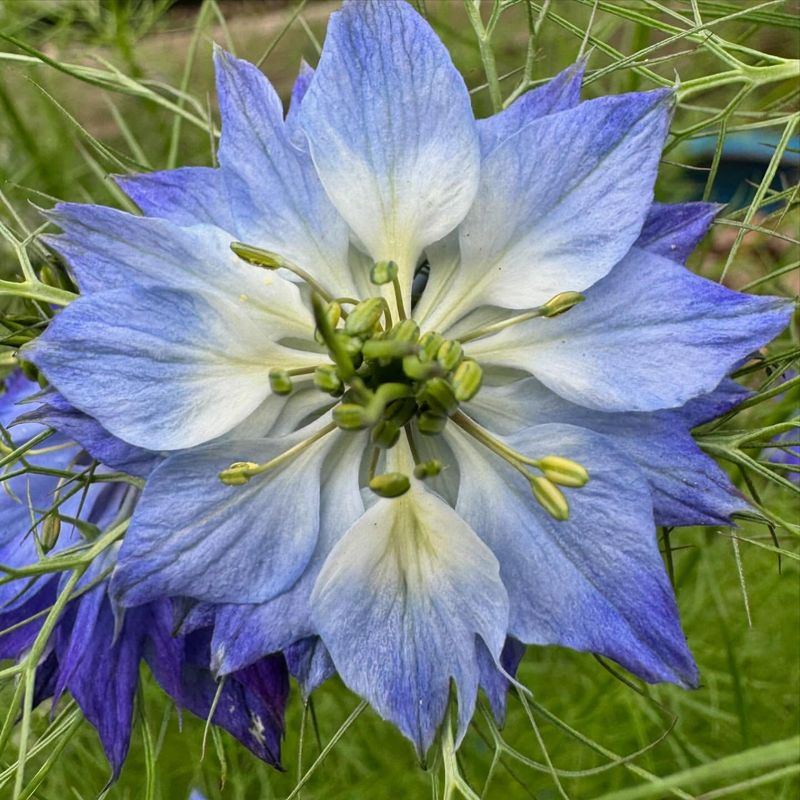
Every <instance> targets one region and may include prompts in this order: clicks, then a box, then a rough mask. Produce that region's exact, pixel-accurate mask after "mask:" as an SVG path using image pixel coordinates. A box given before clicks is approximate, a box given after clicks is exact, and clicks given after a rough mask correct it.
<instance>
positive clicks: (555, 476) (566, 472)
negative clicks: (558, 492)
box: [538, 456, 589, 488]
mask: <svg viewBox="0 0 800 800" xmlns="http://www.w3.org/2000/svg"><path fill="white" fill-rule="evenodd" d="M538 467H539V469H540V470H541V471H542V472H543V473H544V476H545V478H547V479H548V480H550V481H552V482H553V483H558V484H560V485H561V486H572V487H576V488H578V487H581V486H585V485H586V482H587V481H588V480H589V473H588V472H587V471H586V469H585V468H584V467H583V466H582V465H581V464H579V463H578V462H577V461H572V460H570V459H569V458H562V457H561V456H545V457H544V458H542V459H540V460H539V463H538Z"/></svg>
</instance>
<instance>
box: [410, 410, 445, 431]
mask: <svg viewBox="0 0 800 800" xmlns="http://www.w3.org/2000/svg"><path fill="white" fill-rule="evenodd" d="M445 425H447V417H445V416H444V415H442V414H437V413H436V412H435V411H423V412H422V413H421V414H420V415H419V416H418V417H417V427H418V428H419V432H420V433H422V434H424V435H425V436H436V435H437V434H440V433H441V432H442V431H443V430H444V426H445Z"/></svg>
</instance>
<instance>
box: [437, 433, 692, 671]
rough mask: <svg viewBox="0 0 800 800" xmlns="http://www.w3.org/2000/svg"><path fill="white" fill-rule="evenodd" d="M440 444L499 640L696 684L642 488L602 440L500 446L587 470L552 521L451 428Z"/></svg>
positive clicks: (510, 474) (521, 440)
mask: <svg viewBox="0 0 800 800" xmlns="http://www.w3.org/2000/svg"><path fill="white" fill-rule="evenodd" d="M447 438H448V441H449V443H450V445H451V446H452V448H453V450H454V451H455V453H456V456H457V458H458V463H459V468H460V470H461V486H460V490H459V495H458V503H457V505H456V511H457V512H458V513H459V515H460V516H461V517H463V519H464V520H466V522H467V523H468V524H469V525H470V526H471V527H472V528H474V530H475V531H476V532H477V533H478V535H479V536H480V537H481V538H482V539H483V541H484V542H485V543H486V544H487V545H488V546H489V547H490V548H491V550H492V552H493V553H494V554H495V556H496V558H497V560H498V562H499V563H500V575H501V577H502V579H503V583H504V585H505V587H506V589H507V590H508V595H509V602H510V608H511V614H510V621H509V627H508V633H509V635H511V636H514V637H515V638H517V639H519V640H520V641H522V642H525V643H526V644H540V645H549V644H557V645H562V646H565V647H570V648H572V649H573V650H584V651H590V652H595V653H600V654H602V655H605V656H608V657H609V658H613V659H614V660H615V661H617V662H619V663H620V664H622V665H623V666H624V667H625V668H626V669H628V670H630V671H631V672H633V673H635V674H636V675H638V676H639V677H640V678H642V679H644V680H646V681H649V682H656V681H671V682H674V683H678V684H681V685H686V686H694V685H696V684H697V668H696V667H695V664H694V661H693V659H692V656H691V654H690V652H689V650H688V648H687V646H686V640H685V638H684V636H683V633H682V631H681V627H680V620H679V618H678V609H677V607H676V605H675V598H674V596H673V593H672V588H671V587H670V584H669V580H668V579H667V575H666V571H665V570H664V565H663V562H662V560H661V555H660V553H659V551H658V546H657V542H656V531H655V526H654V524H653V518H652V511H651V507H650V493H649V490H648V487H647V484H646V482H645V480H644V479H643V477H642V476H641V474H640V473H639V471H638V469H637V468H636V467H635V466H634V465H633V464H631V462H630V461H628V460H627V459H626V458H625V457H624V456H622V455H620V454H619V453H618V452H616V451H615V450H614V448H613V445H612V443H611V441H610V440H609V439H607V438H606V437H603V436H598V435H597V434H595V433H592V432H591V431H587V430H583V429H581V428H577V427H573V426H569V425H541V426H537V427H534V428H528V429H526V430H524V431H522V432H520V433H518V434H516V435H514V436H510V437H507V439H505V441H507V442H508V444H509V445H510V446H511V447H513V448H515V449H516V450H518V451H520V452H523V453H525V454H526V455H530V456H532V457H541V456H545V455H550V454H557V455H559V456H563V457H565V458H570V459H573V460H575V461H578V462H579V463H580V464H582V465H583V466H584V467H585V468H586V469H587V470H588V472H589V482H588V483H587V484H586V485H585V486H583V487H581V488H579V489H564V494H565V495H566V497H567V500H568V502H569V508H570V514H569V519H567V520H566V521H562V522H559V521H556V520H554V519H553V518H552V517H550V516H549V515H548V514H547V513H546V512H545V511H544V510H543V509H542V508H541V507H540V506H538V504H537V503H536V501H535V500H534V499H533V497H532V496H531V491H530V487H529V485H528V483H527V481H526V480H525V479H524V478H522V477H521V476H520V475H519V473H517V472H516V471H515V470H514V469H512V468H511V467H510V466H509V465H508V463H507V462H505V461H504V460H503V459H500V458H498V457H497V456H495V455H494V454H493V453H491V452H490V451H488V450H487V449H486V448H484V447H483V446H482V445H480V444H478V443H477V442H476V441H475V440H474V439H472V438H471V437H469V436H468V435H467V434H466V433H464V432H462V431H461V430H459V429H455V428H454V429H453V430H451V431H450V432H449V433H448V434H447Z"/></svg>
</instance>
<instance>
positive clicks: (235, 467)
mask: <svg viewBox="0 0 800 800" xmlns="http://www.w3.org/2000/svg"><path fill="white" fill-rule="evenodd" d="M257 468H258V464H256V463H255V462H253V461H236V462H234V463H233V464H231V465H230V466H229V467H228V468H227V469H224V470H222V472H220V473H219V479H220V480H221V481H222V482H223V483H224V484H226V485H227V486H244V484H246V483H247V482H248V481H249V480H250V478H251V477H252V476H251V475H247V474H245V470H252V469H257Z"/></svg>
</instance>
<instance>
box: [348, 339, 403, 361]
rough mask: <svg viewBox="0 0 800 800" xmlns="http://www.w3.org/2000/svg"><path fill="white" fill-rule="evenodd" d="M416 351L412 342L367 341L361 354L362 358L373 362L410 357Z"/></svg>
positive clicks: (391, 340) (392, 340) (396, 340)
mask: <svg viewBox="0 0 800 800" xmlns="http://www.w3.org/2000/svg"><path fill="white" fill-rule="evenodd" d="M416 350H417V345H416V344H414V343H413V342H403V341H401V340H399V339H369V340H368V341H366V342H364V347H363V348H362V349H361V352H362V354H363V356H364V358H366V359H369V360H375V359H378V358H386V359H394V358H403V357H405V356H408V355H412V354H413V353H415V352H416Z"/></svg>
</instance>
